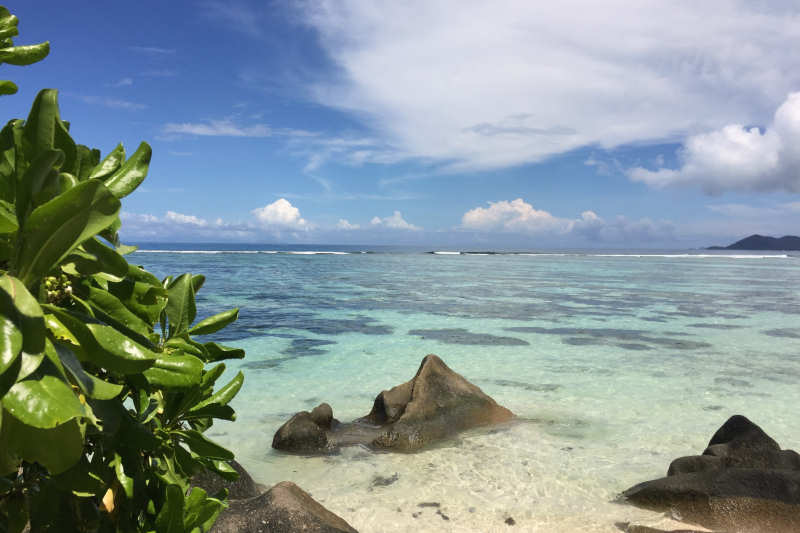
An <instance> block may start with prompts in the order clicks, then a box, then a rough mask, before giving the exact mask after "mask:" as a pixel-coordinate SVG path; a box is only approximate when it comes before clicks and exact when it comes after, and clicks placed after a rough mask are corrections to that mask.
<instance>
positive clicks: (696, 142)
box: [628, 92, 800, 194]
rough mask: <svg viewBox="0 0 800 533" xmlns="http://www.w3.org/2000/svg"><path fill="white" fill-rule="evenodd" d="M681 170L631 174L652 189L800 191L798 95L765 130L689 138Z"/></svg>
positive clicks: (736, 128)
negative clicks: (672, 187)
mask: <svg viewBox="0 0 800 533" xmlns="http://www.w3.org/2000/svg"><path fill="white" fill-rule="evenodd" d="M678 156H679V160H680V166H679V168H677V169H669V168H658V169H656V170H648V169H645V168H642V167H637V168H633V169H631V170H629V171H628V175H629V176H630V178H631V179H633V180H634V181H641V182H644V183H646V184H648V185H650V186H653V187H666V186H670V185H696V186H700V187H702V188H703V189H704V190H705V191H706V192H708V193H711V194H716V193H721V192H724V191H775V190H784V191H788V192H795V193H796V192H800V92H795V93H791V94H789V96H788V97H787V98H786V100H785V101H784V102H783V104H782V105H781V106H780V107H779V108H778V109H777V111H776V112H775V115H774V117H773V120H772V122H771V124H770V125H769V126H768V127H767V128H766V129H765V130H763V131H762V130H761V129H759V128H757V127H750V128H748V127H745V126H742V125H741V124H730V125H727V126H724V127H722V128H720V129H718V130H715V131H711V132H708V133H702V134H698V135H693V136H691V137H689V138H688V139H687V140H686V142H685V143H684V145H683V147H682V148H681V150H680V151H679V153H678Z"/></svg>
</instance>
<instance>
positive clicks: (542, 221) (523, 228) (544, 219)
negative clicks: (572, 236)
mask: <svg viewBox="0 0 800 533" xmlns="http://www.w3.org/2000/svg"><path fill="white" fill-rule="evenodd" d="M461 225H462V226H463V227H464V228H466V229H474V230H480V231H510V232H519V233H539V232H552V231H555V232H563V231H566V230H567V229H568V226H569V221H567V220H564V219H560V218H556V217H554V216H553V215H551V214H550V213H548V212H547V211H539V210H537V209H534V207H533V206H532V205H531V204H529V203H526V202H525V201H524V200H523V199H522V198H517V199H516V200H512V201H510V202H509V201H506V200H503V201H501V202H489V207H476V208H475V209H470V210H469V211H467V212H466V213H464V216H463V217H462V218H461Z"/></svg>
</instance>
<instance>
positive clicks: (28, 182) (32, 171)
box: [15, 150, 64, 225]
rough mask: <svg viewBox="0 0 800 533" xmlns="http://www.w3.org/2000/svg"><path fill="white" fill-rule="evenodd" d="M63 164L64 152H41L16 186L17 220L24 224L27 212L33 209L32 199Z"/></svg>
mask: <svg viewBox="0 0 800 533" xmlns="http://www.w3.org/2000/svg"><path fill="white" fill-rule="evenodd" d="M63 162H64V152H62V151H60V150H43V151H41V152H40V153H39V155H38V157H37V158H36V159H35V160H34V161H33V163H32V164H31V166H30V167H28V169H27V170H26V171H25V174H23V176H22V179H21V180H20V182H19V184H18V185H17V203H16V205H15V210H16V213H17V216H18V218H19V220H20V221H21V222H22V224H23V225H24V224H25V220H27V218H28V212H29V210H30V209H31V208H33V207H34V198H35V197H36V196H37V195H38V194H39V192H40V191H41V190H42V188H43V187H44V186H45V183H46V182H47V180H48V178H49V177H50V176H51V175H56V176H57V173H56V171H55V170H54V169H53V167H55V166H59V165H61V163H63Z"/></svg>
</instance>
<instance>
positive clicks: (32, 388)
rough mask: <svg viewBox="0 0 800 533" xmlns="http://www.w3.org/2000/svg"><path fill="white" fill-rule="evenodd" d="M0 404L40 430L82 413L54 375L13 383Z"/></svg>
mask: <svg viewBox="0 0 800 533" xmlns="http://www.w3.org/2000/svg"><path fill="white" fill-rule="evenodd" d="M3 407H4V408H5V409H6V410H7V411H8V412H9V413H11V415H12V416H14V418H16V419H17V420H19V421H20V422H22V423H24V424H27V425H29V426H32V427H35V428H40V429H50V428H54V427H56V426H59V425H61V424H63V423H65V422H67V421H69V420H72V419H73V418H78V417H84V416H86V412H85V411H84V409H83V405H81V402H80V401H79V400H78V397H77V396H75V393H74V392H73V391H72V389H71V388H70V387H69V385H67V384H66V383H64V382H63V381H62V380H60V379H58V378H57V377H54V376H42V377H41V378H39V379H26V380H23V381H20V382H18V383H16V384H15V385H14V386H13V387H11V389H10V390H9V391H8V393H6V395H5V396H4V397H3Z"/></svg>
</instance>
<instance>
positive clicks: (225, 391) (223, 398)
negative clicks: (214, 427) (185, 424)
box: [190, 372, 244, 412]
mask: <svg viewBox="0 0 800 533" xmlns="http://www.w3.org/2000/svg"><path fill="white" fill-rule="evenodd" d="M242 384H244V374H242V373H241V372H239V373H238V374H236V376H234V378H233V379H232V380H230V381H229V382H228V384H227V385H225V386H224V387H222V388H221V389H220V390H218V391H217V392H216V393H214V394H213V395H211V396H210V397H209V398H208V399H206V400H204V401H202V402H200V403H198V404H197V405H196V406H195V407H194V408H192V409H191V410H190V412H191V411H194V410H196V409H200V408H202V407H204V406H206V405H210V404H214V403H218V404H220V405H228V403H229V402H230V401H231V400H232V399H233V397H234V396H236V394H237V393H238V392H239V389H241V388H242Z"/></svg>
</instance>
